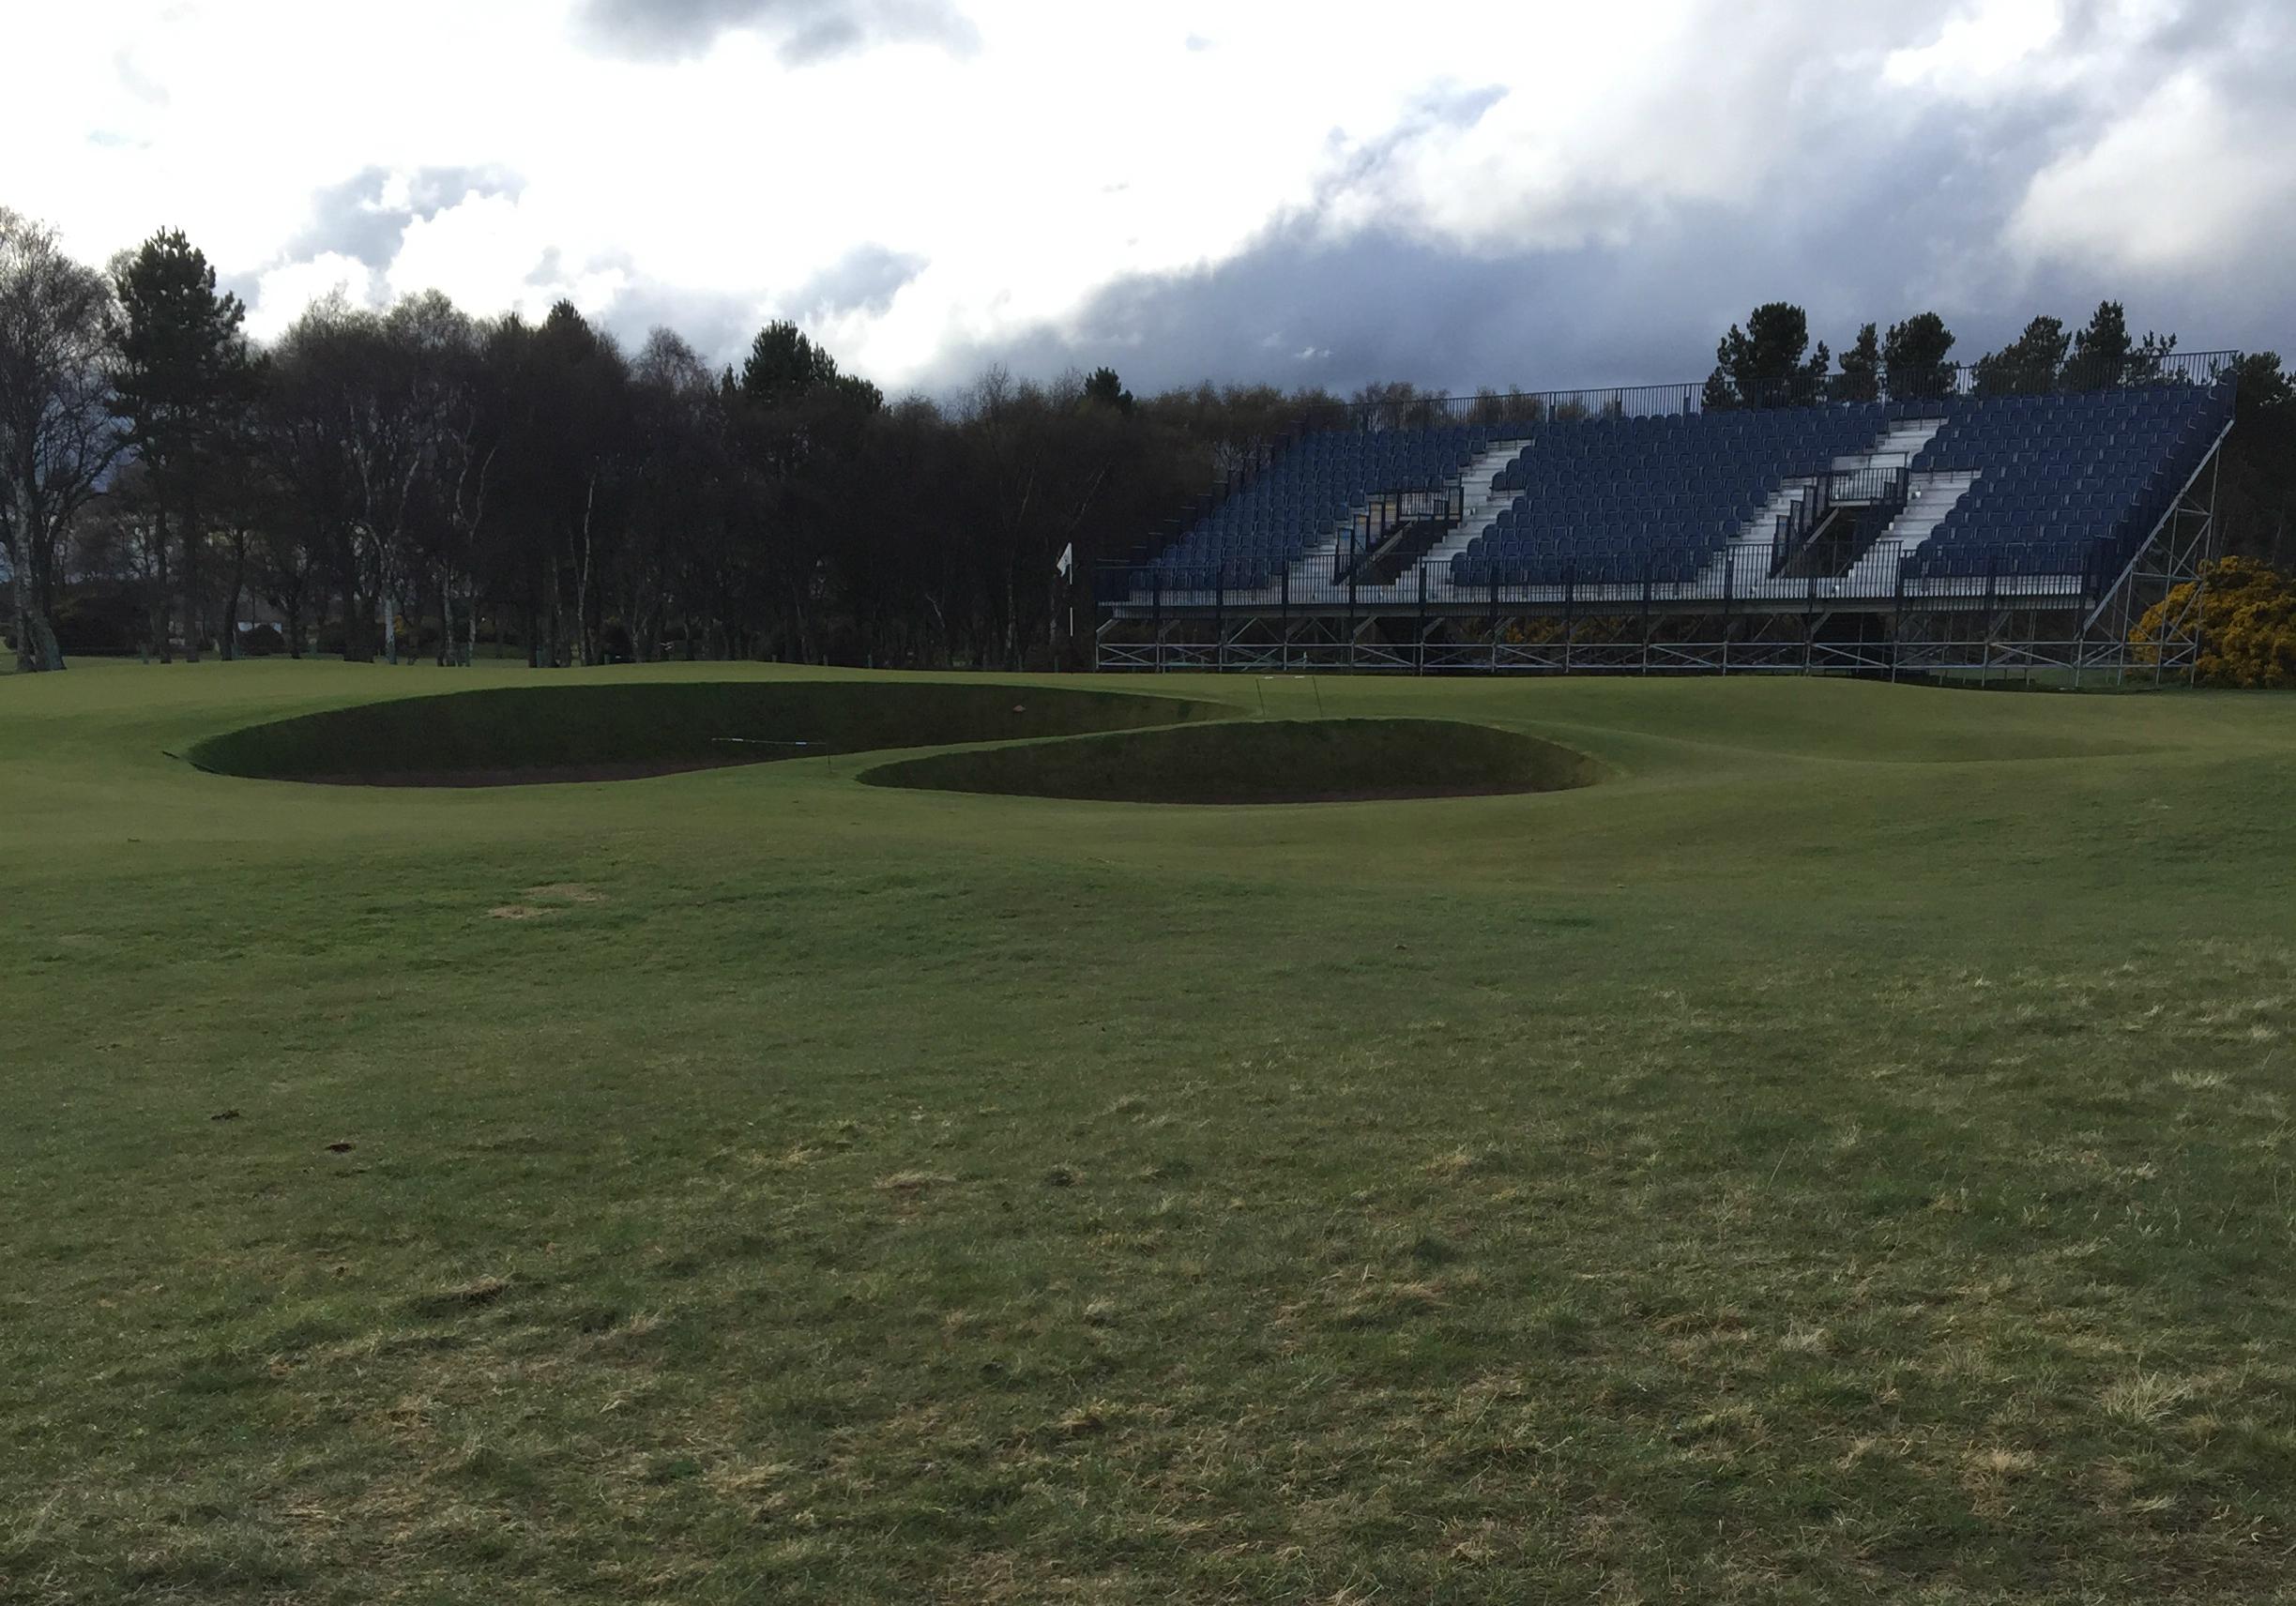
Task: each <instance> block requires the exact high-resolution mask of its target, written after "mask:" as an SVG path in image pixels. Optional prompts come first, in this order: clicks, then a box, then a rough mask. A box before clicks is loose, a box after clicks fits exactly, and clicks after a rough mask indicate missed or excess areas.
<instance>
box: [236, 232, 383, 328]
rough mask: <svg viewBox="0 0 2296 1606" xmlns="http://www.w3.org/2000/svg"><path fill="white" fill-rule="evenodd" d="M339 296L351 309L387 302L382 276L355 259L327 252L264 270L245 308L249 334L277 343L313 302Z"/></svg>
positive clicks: (375, 305)
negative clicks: (250, 303) (347, 302)
mask: <svg viewBox="0 0 2296 1606" xmlns="http://www.w3.org/2000/svg"><path fill="white" fill-rule="evenodd" d="M338 293H340V294H341V295H342V296H343V298H344V299H345V300H347V301H349V302H351V303H352V304H353V305H354V306H361V307H377V306H381V305H383V303H384V301H385V299H386V297H385V296H384V295H383V284H382V276H381V275H379V274H377V273H376V272H375V271H374V270H373V268H371V267H369V266H368V265H366V264H365V263H363V262H360V261H359V260H358V259H357V258H356V257H348V256H340V255H337V254H336V253H334V252H332V251H328V252H326V253H323V254H321V255H319V256H315V257H312V258H311V259H310V260H308V261H305V262H290V263H281V265H279V266H277V267H273V268H268V269H266V270H265V272H264V273H263V275H262V277H261V279H260V280H258V285H257V289H256V292H255V295H254V297H253V304H252V305H251V306H250V307H249V308H248V314H247V326H248V331H249V332H250V333H251V334H252V335H254V337H255V338H256V339H257V340H264V341H271V340H277V339H278V338H279V337H280V335H281V334H282V333H284V332H285V330H286V327H287V326H288V325H290V324H292V323H294V322H295V320H296V318H297V316H298V315H299V314H300V313H301V312H302V311H303V310H304V309H305V308H307V307H309V306H310V305H311V304H312V302H313V301H320V300H324V299H326V298H327V296H329V295H335V294H338Z"/></svg>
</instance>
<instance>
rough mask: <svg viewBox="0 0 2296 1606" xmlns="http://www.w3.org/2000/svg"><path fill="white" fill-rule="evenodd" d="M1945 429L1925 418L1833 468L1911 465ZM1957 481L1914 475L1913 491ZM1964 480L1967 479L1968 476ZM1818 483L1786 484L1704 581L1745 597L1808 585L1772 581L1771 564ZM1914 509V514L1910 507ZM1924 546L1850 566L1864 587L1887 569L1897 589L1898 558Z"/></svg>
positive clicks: (1926, 528) (1934, 522) (1924, 532)
mask: <svg viewBox="0 0 2296 1606" xmlns="http://www.w3.org/2000/svg"><path fill="white" fill-rule="evenodd" d="M1944 427H1945V424H1944V420H1943V419H1941V418H1924V419H1921V420H1919V421H1914V422H1907V423H1900V424H1895V425H1893V426H1892V427H1891V428H1889V429H1888V430H1885V431H1884V432H1882V433H1881V435H1880V437H1879V438H1878V439H1877V440H1876V441H1875V442H1874V444H1873V445H1872V446H1870V447H1866V448H1865V449H1864V450H1863V451H1862V452H1847V453H1845V454H1843V455H1842V456H1840V457H1837V458H1835V459H1834V460H1833V470H1834V472H1835V473H1837V474H1848V473H1854V472H1856V471H1857V470H1859V469H1863V468H1896V467H1899V466H1901V465H1903V464H1907V463H1910V462H1912V461H1913V458H1914V454H1915V453H1917V452H1919V451H1920V450H1921V449H1922V448H1923V447H1925V446H1927V445H1928V444H1929V443H1930V442H1931V441H1932V440H1934V439H1936V438H1937V433H1938V432H1939V430H1941V429H1943V428H1944ZM1961 477H1962V478H1967V476H1961ZM1950 478H1954V476H1951V475H1930V474H1923V475H1916V476H1914V477H1913V481H1912V486H1911V489H1912V490H1913V491H1914V492H1915V493H1916V495H1917V496H1918V495H1919V493H1920V492H1921V490H1922V487H1923V482H1924V481H1927V480H1936V479H1950ZM1815 483H1816V482H1815V481H1814V480H1812V479H1809V478H1806V477H1805V478H1798V479H1789V480H1787V481H1786V482H1785V483H1784V484H1782V485H1780V486H1779V487H1778V489H1777V492H1775V493H1774V494H1773V495H1772V496H1771V498H1770V500H1769V501H1768V502H1765V503H1764V504H1763V505H1762V508H1761V511H1759V512H1758V513H1756V514H1755V516H1754V517H1753V518H1752V519H1751V520H1749V521H1747V523H1746V526H1745V528H1743V529H1741V530H1740V531H1739V532H1738V534H1737V535H1736V536H1735V537H1734V538H1732V539H1731V540H1730V543H1729V544H1728V545H1727V546H1726V547H1724V548H1723V550H1722V551H1721V552H1720V553H1716V554H1715V556H1714V560H1713V562H1711V563H1710V564H1708V565H1707V566H1706V568H1705V569H1704V570H1703V571H1701V572H1700V574H1699V576H1698V583H1700V584H1701V585H1711V586H1712V587H1714V588H1715V589H1716V590H1719V589H1721V587H1722V583H1723V580H1724V578H1725V576H1727V577H1728V579H1729V582H1730V586H1731V589H1732V591H1733V592H1734V593H1736V594H1737V595H1739V596H1741V597H1746V596H1758V595H1760V594H1761V593H1763V592H1764V591H1767V590H1771V589H1773V588H1777V589H1783V588H1788V587H1790V586H1792V585H1794V584H1796V583H1797V582H1788V581H1777V582H1772V581H1771V578H1770V564H1771V557H1772V556H1773V555H1774V548H1773V543H1774V542H1775V540H1776V538H1777V530H1778V519H1779V517H1780V516H1781V515H1783V514H1784V513H1785V512H1786V510H1787V508H1790V507H1792V506H1793V503H1794V499H1795V498H1796V497H1797V496H1801V495H1803V494H1805V493H1807V492H1809V490H1810V489H1811V487H1812V486H1813V485H1814V484H1815ZM1967 489H1969V488H1968V486H1966V485H1964V486H1963V487H1961V490H1963V491H1966V490H1967ZM1960 496H1961V491H1955V492H1954V494H1953V497H1952V499H1951V500H1949V501H1946V502H1943V503H1942V504H1941V505H1939V508H1938V509H1937V516H1936V518H1933V519H1931V520H1930V521H1929V522H1928V523H1926V524H1925V525H1923V526H1922V527H1921V539H1922V540H1926V539H1927V538H1929V534H1930V532H1931V531H1932V530H1935V529H1936V528H1937V527H1938V521H1939V520H1941V519H1943V518H1944V517H1945V514H1946V510H1947V509H1948V508H1951V507H1952V506H1953V503H1954V502H1955V501H1958V500H1960ZM1910 511H1911V506H1910V505H1909V506H1908V512H1910ZM1903 523H1905V519H1904V517H1902V516H1901V517H1900V518H1898V519H1897V520H1894V521H1893V522H1892V523H1891V526H1890V527H1891V530H1892V531H1893V532H1894V531H1896V530H1897V528H1898V526H1899V525H1901V524H1903ZM1883 539H1885V540H1893V539H1895V540H1903V539H1905V538H1903V537H1899V536H1896V535H1894V534H1893V535H1891V536H1887V537H1884V538H1883ZM1919 544H1920V542H1919V541H1907V543H1906V544H1904V545H1902V546H1899V547H1896V548H1893V549H1891V550H1890V551H1888V552H1887V553H1884V552H1883V551H1882V550H1881V549H1880V548H1879V547H1878V546H1877V547H1876V549H1875V550H1874V551H1872V552H1871V553H1869V554H1868V556H1866V557H1864V558H1862V559H1860V560H1859V561H1858V562H1857V563H1855V564H1853V565H1852V566H1851V567H1850V573H1849V577H1850V578H1853V579H1855V580H1856V581H1858V582H1859V583H1861V584H1863V583H1865V582H1867V581H1868V580H1871V579H1873V578H1874V577H1875V576H1876V575H1877V574H1878V573H1879V572H1880V570H1881V568H1886V569H1887V582H1888V584H1890V585H1892V586H1894V585H1895V584H1896V583H1897V558H1898V556H1899V555H1900V554H1902V553H1907V552H1910V551H1912V550H1913V547H1914V546H1916V545H1919ZM1802 583H1806V582H1802Z"/></svg>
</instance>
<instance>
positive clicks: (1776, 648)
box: [1096, 353, 2236, 676]
mask: <svg viewBox="0 0 2296 1606" xmlns="http://www.w3.org/2000/svg"><path fill="white" fill-rule="evenodd" d="M2235 364H2236V358H2235V356H2233V355H2232V354H2224V353H2211V354H2203V355H2199V356H2179V357H2176V358H2174V359H2172V360H2170V361H2169V362H2167V363H2166V364H2163V365H2161V366H2160V367H2158V368H2157V369H2155V370H2153V371H2148V372H2146V373H2145V374H2143V375H2142V376H2140V377H2135V376H2133V377H2131V378H2130V379H2129V380H2128V382H2126V383H2122V384H2120V385H2116V386H2109V387H2104V388H2087V389H2063V390H2057V391H2051V392H2047V393H2043V394H2021V395H1984V394H1979V393H1977V390H1976V386H1975V385H1974V383H1973V382H1974V378H1975V376H1974V374H1973V373H1972V372H1971V371H1966V370H1965V371H1954V372H1952V373H1950V374H1949V375H1948V376H1947V378H1946V380H1945V382H1944V383H1941V384H1939V386H1938V387H1937V389H1938V393H1937V394H1934V395H1926V396H1905V397H1898V396H1883V397H1878V398H1876V399H1873V400H1863V401H1838V400H1822V399H1815V398H1813V399H1808V400H1801V399H1797V401H1798V404H1789V405H1780V406H1765V407H1729V408H1721V407H1711V406H1708V405H1705V404H1703V402H1704V398H1703V396H1702V393H1701V391H1700V390H1699V388H1698V387H1696V386H1656V387H1648V388H1641V389H1635V390H1616V391H1603V392H1591V393H1589V392H1576V393H1566V394H1555V395H1522V394H1514V395H1509V396H1505V397H1493V396H1487V395H1486V396H1484V397H1482V398H1478V399H1475V400H1474V401H1441V402H1414V403H1410V404H1408V405H1407V406H1406V407H1404V408H1401V409H1397V408H1395V407H1393V406H1372V407H1364V408H1360V409H1349V410H1347V412H1346V414H1344V415H1342V416H1337V417H1324V418H1317V419H1312V420H1309V421H1307V422H1305V423H1304V424H1303V425H1302V426H1301V427H1300V429H1299V430H1298V431H1296V432H1294V433H1293V434H1292V435H1291V436H1290V437H1288V438H1287V439H1286V440H1285V441H1283V442H1281V443H1278V444H1276V445H1275V446H1274V447H1271V448H1270V449H1269V450H1268V451H1267V452H1265V453H1264V454H1263V455H1262V457H1261V458H1260V460H1259V461H1258V462H1255V463H1254V466H1253V469H1252V471H1251V472H1249V473H1245V474H1239V475H1237V476H1235V477H1233V478H1232V480H1231V481H1230V482H1229V483H1228V484H1227V485H1225V486H1224V487H1223V489H1222V492H1221V493H1220V494H1218V495H1216V496H1214V497H1210V498H1207V499H1206V500H1205V501H1204V502H1203V503H1201V504H1200V505H1199V506H1198V508H1196V509H1194V511H1193V512H1192V514H1191V515H1190V516H1189V517H1188V518H1187V519H1185V520H1182V521H1178V522H1176V523H1175V525H1174V526H1173V527H1172V528H1171V529H1169V530H1167V531H1166V532H1165V533H1164V536H1163V538H1162V539H1161V540H1160V541H1158V542H1156V543H1154V544H1153V546H1152V548H1151V549H1149V550H1147V551H1144V552H1143V553H1140V554H1138V555H1136V556H1135V557H1134V559H1133V560H1132V561H1131V562H1128V563H1126V564H1124V565H1122V566H1120V567H1111V568H1106V569H1104V570H1103V571H1102V573H1101V575H1100V576H1099V579H1098V583H1097V591H1098V602H1099V610H1100V615H1101V616H1100V621H1099V626H1098V632H1097V640H1096V659H1097V662H1098V663H1099V666H1100V667H1102V668H1103V669H1150V670H1152V669H1181V668H1185V669H1247V670H1265V669H1271V668H1272V669H1295V668H1317V669H1338V668H1346V669H1359V670H1390V671H1405V672H1412V671H1418V672H1425V671H1437V670H1485V671H1491V670H1497V671H1509V670H1513V671H1571V670H1608V671H1638V672H1650V671H1672V672H1696V671H1722V672H1731V671H1739V670H1767V671H1798V672H1809V671H1816V670H1840V671H1849V672H1854V673H1865V674H1891V675H1897V674H1930V673H1958V672H1965V671H1971V670H1975V671H1978V672H1981V673H1990V672H1996V671H2007V672H2011V673H2015V672H2017V671H2020V670H2021V671H2024V672H2027V673H2029V674H2030V673H2031V672H2033V671H2036V670H2045V669H2057V670H2070V671H2071V672H2072V673H2073V674H2075V675H2076V676H2078V675H2080V674H2084V673H2110V674H2114V675H2125V674H2127V673H2128V672H2129V670H2130V669H2131V668H2132V667H2139V668H2141V669H2142V670H2143V671H2144V672H2145V673H2147V674H2152V675H2154V676H2162V675H2167V674H2179V673H2181V672H2182V671H2183V670H2184V669H2186V668H2188V667H2189V665H2190V663H2191V661H2192V659H2193V658H2194V656H2195V649H2194V643H2193V642H2192V641H2191V639H2190V637H2189V632H2187V631H2184V630H2182V629H2178V628H2176V627H2175V626H2174V625H2173V624H2172V627H2171V629H2169V631H2168V632H2167V640H2166V643H2165V645H2164V646H2163V647H2162V648H2160V649H2157V650H2156V649H2150V648H2148V649H2144V650H2142V651H2138V650H2137V649H2134V648H2132V646H2131V644H2130V641H2129V635H2130V631H2131V629H2132V628H2133V627H2134V625H2135V623H2136V620H2137V619H2138V618H2139V617H2140V616H2141V615H2142V614H2143V612H2144V610H2145V609H2146V608H2147V607H2149V606H2150V605H2151V604H2152V603H2153V602H2155V601H2157V600H2159V599H2160V598H2162V597H2164V596H2166V595H2167V593H2168V592H2169V591H2170V590H2171V589H2172V588H2174V587H2175V586H2176V585H2178V584H2179V583H2182V582H2184V581H2187V580H2191V579H2194V578H2195V577H2196V575H2197V569H2198V566H2199V564H2200V562H2201V560H2202V559H2203V558H2204V557H2205V556H2206V555H2207V554H2208V551H2209V544H2210V538H2211V532H2212V508H2213V501H2214V490H2213V477H2214V465H2215V462H2216V457H2217V452H2218V449H2219V447H2221V445H2222V443H2223V440H2224V437H2225V434H2226V432H2228V430H2229V429H2230V427H2231V423H2232V414H2233V397H2232V382H2231V378H2230V375H2231V373H2232V371H2233V370H2234V367H2235ZM2190 616H2191V617H2192V618H2196V619H2197V607H2196V608H2194V609H2193V610H2192V611H2191V614H2190Z"/></svg>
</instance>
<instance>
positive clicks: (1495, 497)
mask: <svg viewBox="0 0 2296 1606" xmlns="http://www.w3.org/2000/svg"><path fill="white" fill-rule="evenodd" d="M1523 446H1524V443H1523V442H1521V441H1501V442H1499V443H1498V444H1497V445H1495V446H1490V447H1484V448H1483V451H1482V452H1481V453H1480V454H1478V455H1477V456H1476V458H1475V459H1474V461H1472V462H1469V463H1468V464H1467V466H1466V467H1465V468H1463V469H1461V470H1460V471H1459V481H1460V487H1461V491H1462V492H1463V494H1464V497H1465V500H1464V502H1463V503H1462V506H1463V507H1464V508H1465V509H1466V516H1465V517H1464V518H1462V519H1461V520H1460V521H1459V527H1458V528H1457V529H1455V530H1453V531H1452V532H1451V533H1450V534H1449V535H1447V536H1445V537H1444V538H1442V539H1441V540H1439V541H1437V542H1436V543H1435V545H1434V546H1433V547H1432V548H1430V549H1429V550H1428V552H1427V553H1425V554H1424V555H1423V556H1422V557H1421V559H1420V560H1419V561H1420V562H1421V563H1422V564H1429V563H1433V564H1437V565H1438V566H1439V568H1438V574H1439V575H1440V576H1441V577H1443V578H1448V576H1449V573H1450V568H1449V566H1450V563H1451V554H1452V553H1455V552H1461V551H1464V550H1465V549H1466V547H1467V542H1469V541H1471V540H1473V539H1474V538H1476V537H1477V536H1479V535H1481V534H1483V526H1484V525H1485V524H1487V523H1490V522H1491V521H1492V520H1493V519H1496V518H1498V514H1499V509H1501V508H1504V507H1506V505H1507V504H1508V503H1510V502H1512V501H1513V500H1514V492H1512V491H1494V490H1493V489H1492V488H1491V481H1492V480H1494V479H1497V478H1498V471H1499V470H1500V469H1502V468H1504V467H1506V466H1507V465H1508V464H1509V463H1511V462H1513V461H1514V459H1515V456H1516V454H1517V453H1519V452H1520V451H1522V449H1523ZM1339 536H1340V526H1338V525H1334V526H1333V527H1332V528H1330V529H1329V530H1326V531H1325V532H1324V533H1323V534H1322V535H1320V536H1317V537H1316V538H1315V539H1314V540H1312V541H1310V542H1308V544H1307V550H1306V551H1305V552H1303V553H1300V556H1299V557H1297V558H1295V559H1294V560H1293V562H1292V566H1291V595H1292V596H1294V597H1313V596H1316V595H1318V594H1321V593H1324V592H1328V591H1330V589H1331V588H1332V584H1333V581H1332V577H1331V562H1332V559H1333V558H1334V556H1336V555H1337V553H1338V552H1339ZM1429 578H1430V580H1431V581H1432V580H1436V579H1437V576H1430V577H1429ZM1366 591H1367V592H1369V593H1376V596H1377V597H1378V598H1381V599H1386V598H1390V597H1391V595H1400V594H1401V593H1403V592H1405V591H1408V592H1409V594H1410V595H1411V596H1412V597H1414V598H1416V597H1417V596H1418V595H1419V581H1418V577H1417V576H1416V575H1415V574H1412V573H1407V572H1406V574H1405V575H1404V576H1403V578H1402V579H1401V580H1399V581H1398V582H1397V583H1395V584H1394V585H1391V586H1374V587H1367V588H1366Z"/></svg>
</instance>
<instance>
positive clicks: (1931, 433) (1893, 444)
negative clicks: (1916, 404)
mask: <svg viewBox="0 0 2296 1606" xmlns="http://www.w3.org/2000/svg"><path fill="white" fill-rule="evenodd" d="M1944 427H1945V420H1944V419H1942V418H1923V419H1921V420H1920V421H1918V422H1914V423H1905V424H1896V425H1893V426H1892V427H1891V429H1890V431H1889V432H1888V433H1886V434H1884V435H1883V436H1882V437H1881V439H1879V440H1878V441H1877V442H1875V443H1874V445H1873V446H1872V447H1870V448H1869V449H1867V450H1866V451H1864V452H1863V453H1857V454H1853V455H1851V456H1848V457H1837V458H1835V459H1834V460H1833V466H1834V468H1835V469H1836V470H1841V471H1847V470H1850V469H1859V468H1895V467H1896V466H1897V465H1898V464H1899V463H1901V462H1908V463H1909V462H1912V461H1913V458H1914V454H1915V453H1917V452H1919V451H1920V450H1921V449H1922V448H1923V447H1925V446H1927V445H1928V444H1929V443H1930V442H1931V441H1934V440H1936V439H1937V438H1938V432H1939V430H1941V429H1943V428H1944Z"/></svg>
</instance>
